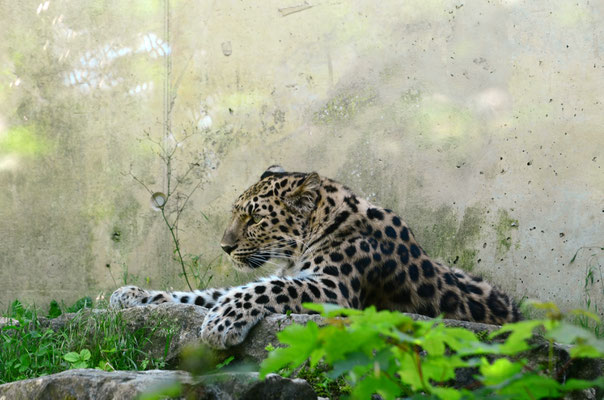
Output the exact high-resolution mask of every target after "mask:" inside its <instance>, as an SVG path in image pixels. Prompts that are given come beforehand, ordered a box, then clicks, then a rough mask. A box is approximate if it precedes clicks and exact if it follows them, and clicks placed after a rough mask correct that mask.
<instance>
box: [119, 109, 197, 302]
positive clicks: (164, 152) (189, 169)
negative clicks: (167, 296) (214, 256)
mask: <svg viewBox="0 0 604 400" xmlns="http://www.w3.org/2000/svg"><path fill="white" fill-rule="evenodd" d="M168 114H169V112H168ZM168 125H169V124H168ZM168 125H166V126H165V131H164V138H163V140H161V141H157V140H154V139H152V138H151V135H150V133H149V132H146V137H147V140H148V141H149V142H150V143H152V145H153V148H154V151H155V153H156V154H157V156H158V157H159V158H160V159H161V161H162V163H163V164H164V167H165V168H164V171H165V180H164V181H165V182H164V192H165V193H162V192H156V191H153V190H151V189H150V188H149V186H148V185H147V184H146V183H145V182H144V181H143V179H142V178H140V177H138V176H137V175H135V174H134V173H133V172H132V170H130V171H129V175H130V176H131V177H132V179H134V180H135V181H136V182H138V183H139V184H140V185H141V186H142V187H143V188H145V190H147V192H149V194H150V195H151V204H152V206H153V208H154V209H155V210H157V211H159V212H160V213H161V217H162V220H163V222H164V224H165V226H166V228H168V231H169V232H170V238H171V239H172V243H173V245H174V252H173V253H174V260H175V261H176V262H178V263H179V264H180V267H181V271H182V275H183V277H184V279H185V281H186V283H187V286H188V287H189V290H193V287H192V286H191V283H190V281H189V275H188V273H187V264H189V268H191V267H192V266H194V265H195V263H197V261H198V260H197V259H196V258H195V257H193V258H191V259H190V261H187V260H186V257H185V256H184V251H183V249H182V247H181V242H180V237H179V232H180V228H179V223H180V217H181V215H182V213H183V212H184V210H185V208H186V206H187V204H188V203H189V200H190V199H191V197H192V196H193V194H194V193H195V192H196V191H197V189H199V188H200V187H201V185H202V184H203V183H204V182H205V179H204V176H205V175H204V172H205V171H204V166H205V162H204V159H205V155H204V154H203V153H197V154H196V155H195V156H194V159H193V160H192V161H190V162H187V163H186V167H185V168H183V169H184V171H179V168H177V165H178V162H177V161H178V154H179V153H182V151H183V148H184V144H185V142H186V141H187V140H189V139H190V138H192V137H193V136H194V135H195V133H196V132H197V128H194V127H193V128H192V129H191V130H190V131H189V132H187V131H184V133H183V134H182V135H181V137H180V138H177V137H176V136H175V135H174V134H173V133H172V132H171V130H170V128H169V126H168ZM179 172H180V173H179ZM192 176H196V178H192ZM202 215H203V214H202ZM204 217H205V215H204ZM205 218H206V219H207V217H205Z"/></svg>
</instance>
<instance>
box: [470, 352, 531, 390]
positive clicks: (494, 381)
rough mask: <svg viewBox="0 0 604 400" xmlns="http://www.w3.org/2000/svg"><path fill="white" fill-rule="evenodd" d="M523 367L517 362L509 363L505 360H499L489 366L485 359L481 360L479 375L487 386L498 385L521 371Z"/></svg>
mask: <svg viewBox="0 0 604 400" xmlns="http://www.w3.org/2000/svg"><path fill="white" fill-rule="evenodd" d="M522 368H523V365H522V364H521V363H518V362H511V361H510V360H508V359H507V358H500V359H498V360H496V361H495V362H494V363H493V364H489V362H488V361H487V360H486V358H483V359H482V365H481V366H480V373H481V374H482V375H483V376H484V383H485V384H487V385H498V384H500V383H501V382H504V381H506V380H508V379H510V378H511V377H513V376H515V375H516V374H517V373H518V372H520V371H522Z"/></svg>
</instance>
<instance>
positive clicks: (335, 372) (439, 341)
mask: <svg viewBox="0 0 604 400" xmlns="http://www.w3.org/2000/svg"><path fill="white" fill-rule="evenodd" d="M304 306H305V307H307V308H308V309H311V310H315V311H320V312H321V313H322V314H323V315H324V316H325V317H327V321H328V325H326V326H323V327H319V326H318V325H317V324H316V323H314V322H312V321H311V322H309V323H308V324H307V325H305V326H301V325H291V326H289V327H287V328H286V329H285V330H283V331H282V332H280V333H279V334H278V338H279V340H280V341H281V342H282V343H283V344H286V345H288V347H285V348H278V349H275V350H274V351H272V352H270V354H269V357H268V358H267V359H266V360H265V361H264V362H263V363H262V366H261V376H266V374H267V373H269V372H276V371H279V370H281V369H283V368H284V367H289V368H297V367H299V366H300V365H303V364H304V363H305V362H306V360H309V364H310V367H311V368H316V367H317V366H318V365H319V363H320V362H322V363H324V364H325V365H327V366H328V367H329V370H328V372H326V375H327V376H328V377H329V378H331V379H337V378H342V377H343V378H345V380H346V381H347V382H348V383H349V384H350V386H351V392H350V393H351V396H352V398H356V399H367V398H371V395H372V394H375V393H377V394H379V395H380V396H382V397H383V398H384V399H394V398H398V397H401V396H413V398H440V399H462V398H463V399H479V398H485V397H489V398H514V399H531V400H532V399H540V398H545V397H548V398H555V397H559V396H561V395H563V394H564V393H566V392H569V391H572V390H578V389H585V388H589V387H592V386H594V385H598V386H601V387H604V378H600V379H599V380H595V381H584V380H577V379H569V380H567V381H566V382H563V383H562V382H559V381H558V380H557V379H556V378H559V377H560V376H561V374H562V373H563V372H564V370H563V369H564V368H568V366H569V365H570V364H569V362H572V360H575V359H576V358H580V357H602V356H604V342H602V341H600V340H598V339H597V338H596V337H595V336H594V335H593V334H592V333H591V332H589V331H587V330H584V329H582V328H580V327H577V326H574V325H572V324H570V323H568V322H566V321H564V320H563V319H562V318H561V313H560V311H559V310H558V309H557V307H556V306H555V305H553V304H551V303H547V304H544V305H541V306H540V307H541V308H543V309H544V310H545V311H546V313H547V318H545V319H541V320H530V321H521V322H517V323H514V324H506V325H504V326H503V327H502V328H501V329H499V330H497V331H495V332H493V333H491V334H490V335H488V339H489V340H494V341H493V342H492V343H485V342H483V341H481V340H480V339H479V338H478V337H477V336H476V335H475V334H474V333H473V332H471V331H469V330H466V329H462V328H457V327H447V326H445V325H444V324H443V323H442V321H440V320H439V319H434V320H430V321H414V320H413V319H412V318H411V317H409V316H407V315H404V314H401V313H398V312H391V311H376V310H375V308H373V307H371V308H368V309H365V310H363V311H359V310H350V309H343V308H339V307H337V306H333V305H313V304H305V305H304ZM586 315H588V316H589V317H590V318H597V317H595V316H594V315H591V314H586ZM536 329H541V330H542V331H543V332H544V337H545V338H546V339H547V340H548V342H549V350H550V351H549V357H548V360H547V363H546V365H532V364H531V362H530V360H528V359H526V358H525V355H524V354H525V353H524V352H526V351H527V350H529V349H530V348H531V345H530V341H529V339H531V338H532V337H533V333H534V331H535V330H536ZM483 338H484V336H483ZM554 341H555V342H560V343H569V344H570V343H572V344H574V346H573V347H572V348H571V350H570V356H571V360H570V361H569V362H568V363H565V364H564V365H563V366H561V367H560V369H556V367H555V366H556V362H555V361H556V360H554V353H553V345H554ZM460 368H474V369H476V370H477V371H478V372H479V374H478V375H476V376H475V378H476V381H475V382H473V383H472V384H471V385H470V386H468V387H462V388H455V387H453V386H451V382H454V380H455V378H456V370H458V369H460Z"/></svg>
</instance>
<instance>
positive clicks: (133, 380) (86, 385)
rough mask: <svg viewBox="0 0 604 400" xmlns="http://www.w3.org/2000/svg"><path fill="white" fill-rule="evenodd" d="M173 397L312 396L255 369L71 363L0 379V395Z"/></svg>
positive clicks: (29, 398)
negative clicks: (192, 371)
mask: <svg viewBox="0 0 604 400" xmlns="http://www.w3.org/2000/svg"><path fill="white" fill-rule="evenodd" d="M178 387H180V388H181V389H180V390H179V391H180V395H178V396H177V397H176V398H182V399H184V398H195V399H201V400H231V399H233V400H234V399H245V400H265V399H275V400H290V399H291V400H307V399H310V400H312V399H316V398H317V395H316V394H315V393H314V391H313V389H312V388H311V387H310V385H309V384H308V383H307V382H306V381H304V380H302V379H288V378H283V377H281V376H279V375H274V374H272V375H268V376H267V377H266V379H265V380H263V381H260V380H259V379H258V374H257V373H254V372H247V373H224V374H214V375H206V376H203V377H199V378H193V377H192V376H191V375H189V374H188V373H186V372H182V371H157V370H155V371H144V372H132V371H117V372H105V371H98V370H94V369H74V370H69V371H65V372H61V373H58V374H54V375H49V376H44V377H41V378H36V379H27V380H23V381H18V382H12V383H7V384H4V385H0V400H46V399H48V400H53V399H70V400H71V399H74V400H75V399H77V400H84V399H94V400H113V399H124V400H127V399H135V398H136V397H137V396H140V395H141V394H145V393H146V394H151V393H154V394H158V395H159V394H162V393H163V394H166V395H171V394H173V393H174V392H173V390H174V389H176V388H178Z"/></svg>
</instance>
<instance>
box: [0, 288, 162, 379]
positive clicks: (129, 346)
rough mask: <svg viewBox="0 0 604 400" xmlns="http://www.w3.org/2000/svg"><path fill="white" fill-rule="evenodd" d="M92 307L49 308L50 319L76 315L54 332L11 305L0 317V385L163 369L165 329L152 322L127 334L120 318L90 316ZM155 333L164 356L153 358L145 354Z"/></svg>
mask: <svg viewBox="0 0 604 400" xmlns="http://www.w3.org/2000/svg"><path fill="white" fill-rule="evenodd" d="M91 303H92V300H91V299H90V298H83V299H80V300H78V302H76V303H75V304H74V305H72V306H71V307H61V306H59V305H58V303H56V302H53V303H51V305H50V307H49V310H50V311H49V313H48V315H50V316H58V315H61V314H62V313H63V312H76V315H75V316H74V317H73V318H71V319H70V320H69V321H68V322H67V323H66V324H65V325H64V326H63V327H61V328H59V329H57V330H56V331H55V330H52V329H50V328H48V326H49V325H48V322H45V321H44V320H45V319H44V318H39V317H38V312H37V310H36V309H35V308H33V307H25V306H24V305H23V304H21V303H20V302H19V301H15V302H13V303H12V304H11V306H10V307H9V309H8V310H7V312H6V313H4V316H5V317H7V318H10V319H9V321H10V322H9V323H8V324H6V325H3V326H1V329H0V384H2V383H7V382H12V381H16V380H21V379H27V378H34V377H38V376H42V375H48V374H52V373H56V372H60V371H64V370H66V369H69V368H88V367H95V368H98V369H102V370H105V371H113V370H146V369H156V368H163V367H165V361H164V360H165V356H166V354H167V349H168V348H169V344H170V343H169V342H170V340H171V334H170V332H168V331H165V330H166V329H168V328H166V323H165V322H164V321H160V320H157V321H153V323H152V324H151V325H149V326H144V327H141V328H139V329H137V330H134V331H132V329H130V328H129V327H128V326H127V323H126V321H124V320H123V319H122V318H121V314H120V313H117V312H104V313H95V312H92V311H89V310H88V307H89V306H90V305H91ZM168 330H169V329H168ZM155 332H159V333H161V334H162V337H166V345H165V350H164V354H163V356H153V355H151V354H149V353H148V352H147V350H146V349H147V348H148V347H149V344H150V337H151V336H152V335H153V334H154V333H155Z"/></svg>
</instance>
